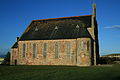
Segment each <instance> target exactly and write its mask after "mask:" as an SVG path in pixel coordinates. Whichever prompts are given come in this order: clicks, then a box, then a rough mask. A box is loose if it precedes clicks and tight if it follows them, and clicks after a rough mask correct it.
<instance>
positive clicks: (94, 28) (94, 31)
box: [91, 0, 99, 65]
mask: <svg viewBox="0 0 120 80" xmlns="http://www.w3.org/2000/svg"><path fill="white" fill-rule="evenodd" d="M91 19H92V20H91V27H92V38H93V60H94V61H93V63H94V65H97V64H98V60H99V44H98V25H97V21H96V3H95V2H94V0H92V17H91Z"/></svg>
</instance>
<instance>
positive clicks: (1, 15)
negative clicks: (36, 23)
mask: <svg viewBox="0 0 120 80" xmlns="http://www.w3.org/2000/svg"><path fill="white" fill-rule="evenodd" d="M95 2H96V4H97V22H98V29H99V45H100V54H101V55H104V54H108V53H118V52H120V42H119V41H120V0H95ZM91 13H92V0H0V30H1V31H0V51H1V52H3V51H6V50H8V49H10V47H11V46H12V45H13V43H14V42H15V39H16V37H17V36H20V35H21V34H22V33H23V31H24V30H25V29H26V27H27V26H28V25H29V23H30V22H31V21H32V20H36V19H45V18H57V17H66V16H80V15H89V14H91Z"/></svg>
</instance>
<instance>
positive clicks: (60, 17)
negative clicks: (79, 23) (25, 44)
mask: <svg viewBox="0 0 120 80" xmlns="http://www.w3.org/2000/svg"><path fill="white" fill-rule="evenodd" d="M84 16H91V15H82V16H69V17H59V18H48V19H38V20H32V21H45V20H54V19H65V18H73V17H84Z"/></svg>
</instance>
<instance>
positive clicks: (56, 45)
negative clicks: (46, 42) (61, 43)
mask: <svg viewBox="0 0 120 80" xmlns="http://www.w3.org/2000/svg"><path fill="white" fill-rule="evenodd" d="M55 58H58V42H56V43H55Z"/></svg>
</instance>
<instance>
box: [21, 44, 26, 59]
mask: <svg viewBox="0 0 120 80" xmlns="http://www.w3.org/2000/svg"><path fill="white" fill-rule="evenodd" d="M25 51H26V45H25V44H23V51H22V53H23V57H25Z"/></svg>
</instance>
